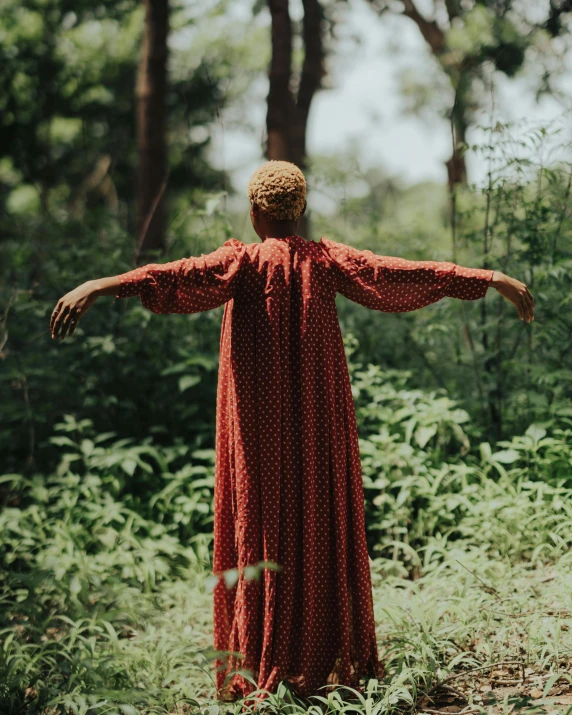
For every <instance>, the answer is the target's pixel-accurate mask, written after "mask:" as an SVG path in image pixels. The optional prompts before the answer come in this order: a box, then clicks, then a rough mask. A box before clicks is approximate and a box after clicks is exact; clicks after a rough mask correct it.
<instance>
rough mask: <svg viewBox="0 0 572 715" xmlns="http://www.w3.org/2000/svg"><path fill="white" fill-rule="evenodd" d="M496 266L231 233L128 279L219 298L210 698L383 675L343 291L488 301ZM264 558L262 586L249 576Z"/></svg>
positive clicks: (383, 298)
mask: <svg viewBox="0 0 572 715" xmlns="http://www.w3.org/2000/svg"><path fill="white" fill-rule="evenodd" d="M492 276H493V271H492V270H485V269H471V268H463V267H462V266H458V265H456V264H454V263H448V262H435V261H408V260H404V259H402V258H395V257H385V256H378V255H375V254H374V253H372V252H371V251H369V250H358V249H356V248H352V247H351V246H348V245H345V244H343V243H337V242H335V241H330V240H328V239H326V238H322V239H321V240H320V241H319V242H315V241H307V240H305V239H303V238H301V237H299V236H289V237H287V238H267V239H266V240H264V241H262V242H259V243H252V244H244V243H242V242H240V241H238V240H237V239H234V238H232V239H230V240H228V241H226V242H225V243H224V245H223V246H221V247H220V248H219V249H217V250H216V251H214V252H212V253H210V254H208V255H201V256H200V257H190V258H183V259H181V260H178V261H172V262H170V263H163V264H149V265H146V266H143V267H141V268H136V269H134V270H132V271H129V272H127V273H124V274H121V275H120V281H121V283H120V287H119V289H118V292H117V297H119V298H126V297H129V296H132V295H138V296H139V297H140V300H141V302H142V303H143V305H144V306H146V307H147V308H148V309H149V310H151V311H153V312H154V313H196V312H199V311H204V310H209V309H211V308H216V307H217V306H220V305H222V304H225V307H224V314H223V318H222V330H221V338H220V364H219V378H218V379H219V382H218V392H217V418H216V462H215V494H214V508H215V517H214V559H213V572H214V574H220V573H221V572H222V571H225V570H227V569H238V570H239V573H240V574H241V575H240V577H239V579H238V581H237V582H236V583H235V584H234V586H233V587H232V588H230V589H227V588H226V585H225V582H224V580H223V579H222V578H221V579H220V580H219V581H218V583H217V586H216V587H215V589H214V592H213V626H214V647H215V649H217V650H218V651H226V652H231V653H229V654H228V655H226V656H224V655H223V654H222V653H221V654H219V655H220V657H219V659H218V660H217V661H216V666H217V671H216V688H217V697H218V698H219V699H221V700H233V699H236V698H237V697H241V696H246V695H248V694H249V693H250V692H252V691H253V690H254V686H253V685H252V683H250V682H249V681H248V680H247V679H246V678H244V677H243V676H242V675H241V674H236V673H234V671H235V670H238V669H244V670H247V671H250V673H251V674H252V677H253V679H254V681H255V682H256V683H257V684H258V687H259V688H265V689H267V690H268V691H270V692H274V691H275V690H276V687H277V685H278V683H279V681H280V680H282V679H285V680H287V681H288V682H289V684H290V685H291V686H292V688H293V689H294V691H295V692H296V693H298V694H299V695H301V696H308V695H312V694H316V693H318V692H320V693H321V694H324V689H322V690H320V691H318V689H319V688H320V687H321V686H324V685H327V684H330V683H332V684H334V683H340V684H346V685H350V686H352V687H355V686H356V685H358V684H359V679H360V677H366V678H367V677H375V676H378V677H380V676H382V675H383V665H382V664H381V663H380V661H379V658H378V650H377V644H376V636H375V624H374V617H373V601H372V586H371V577H370V567H369V558H368V552H367V548H366V534H365V521H364V492H363V482H362V473H361V463H360V454H359V446H358V433H357V428H356V419H355V410H354V403H353V398H352V393H351V387H350V379H349V373H348V368H347V362H346V357H345V353H344V348H343V342H342V335H341V332H340V326H339V322H338V316H337V313H336V304H335V296H336V294H337V293H341V294H342V295H344V296H345V297H347V298H349V299H350V300H352V301H355V302H356V303H360V304H361V305H364V306H366V307H368V308H371V309H373V310H379V311H384V312H391V313H398V312H405V311H412V310H416V309H418V308H422V307H423V306H426V305H429V304H430V303H434V302H436V301H438V300H440V299H441V298H444V297H446V296H450V297H454V298H460V299H463V300H475V299H477V298H482V297H483V296H484V295H485V293H486V290H487V288H488V285H489V283H490V281H491V279H492ZM261 561H271V562H274V563H275V564H278V569H277V570H270V569H263V570H262V571H261V572H260V579H259V580H258V581H257V580H252V579H246V578H244V574H243V572H242V569H244V567H246V566H252V565H256V564H259V563H260V562H261Z"/></svg>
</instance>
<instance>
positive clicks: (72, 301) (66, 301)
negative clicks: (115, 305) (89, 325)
mask: <svg viewBox="0 0 572 715" xmlns="http://www.w3.org/2000/svg"><path fill="white" fill-rule="evenodd" d="M119 285H120V280H119V276H109V277H107V278H96V279H95V280H91V281H86V282H85V283H82V284H81V285H79V286H77V288H74V289H73V290H72V291H70V292H69V293H66V294H65V295H64V296H62V297H61V298H60V299H59V300H58V302H57V305H56V307H55V308H54V311H53V313H52V317H51V319H50V330H51V332H52V338H62V339H63V338H64V337H65V335H66V333H67V334H69V335H73V334H74V331H75V329H76V328H77V324H78V322H79V319H80V318H81V316H82V315H84V314H85V313H86V312H87V311H88V310H89V309H90V308H91V306H92V305H93V304H94V303H95V301H96V300H97V298H99V296H100V295H115V294H116V293H117V291H118V289H119ZM68 331H69V333H68Z"/></svg>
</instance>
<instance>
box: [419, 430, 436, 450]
mask: <svg viewBox="0 0 572 715" xmlns="http://www.w3.org/2000/svg"><path fill="white" fill-rule="evenodd" d="M436 432H437V425H429V426H427V427H418V428H417V430H415V441H416V442H417V444H418V445H419V446H420V447H421V449H423V447H425V445H426V444H427V442H428V441H429V440H430V439H431V437H434V436H435V434H436Z"/></svg>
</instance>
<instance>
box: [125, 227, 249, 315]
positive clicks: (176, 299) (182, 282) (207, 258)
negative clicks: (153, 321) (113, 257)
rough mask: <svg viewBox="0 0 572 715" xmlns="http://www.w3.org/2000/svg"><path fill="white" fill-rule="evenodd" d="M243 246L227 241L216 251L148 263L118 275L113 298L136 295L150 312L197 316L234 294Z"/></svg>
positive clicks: (238, 242)
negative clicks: (116, 288) (165, 261)
mask: <svg viewBox="0 0 572 715" xmlns="http://www.w3.org/2000/svg"><path fill="white" fill-rule="evenodd" d="M245 248H246V244H244V243H242V242H241V241H238V240H237V239H236V238H231V239H229V240H228V241H225V243H224V244H223V245H222V246H221V247H220V248H217V250H216V251H213V252H212V253H208V254H201V256H190V257H189V258H181V259H180V260H178V261H170V262H169V263H149V264H147V265H145V266H141V267H139V268H134V269H133V270H131V271H127V273H121V274H119V275H118V278H119V280H120V285H119V288H118V290H117V293H116V295H115V297H116V298H129V297H131V296H134V295H138V296H139V298H140V300H141V303H142V304H143V305H144V306H145V308H148V309H149V310H151V311H152V312H153V313H199V312H202V311H204V310H211V309H212V308H218V306H220V305H222V304H223V303H226V302H227V301H228V300H230V299H231V298H232V297H233V295H234V290H235V287H236V284H237V278H238V275H239V272H240V266H241V264H242V260H243V258H244V256H245V255H246V254H245Z"/></svg>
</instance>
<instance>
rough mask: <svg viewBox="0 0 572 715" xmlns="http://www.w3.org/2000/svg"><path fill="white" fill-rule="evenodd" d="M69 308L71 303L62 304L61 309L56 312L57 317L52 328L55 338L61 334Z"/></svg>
mask: <svg viewBox="0 0 572 715" xmlns="http://www.w3.org/2000/svg"><path fill="white" fill-rule="evenodd" d="M69 310H70V306H69V305H62V306H61V307H60V310H59V311H58V313H57V314H56V316H55V319H54V324H53V328H52V335H53V337H54V338H57V337H58V336H59V334H60V331H61V329H62V325H63V320H64V318H65V316H66V315H67V314H68V313H69Z"/></svg>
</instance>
